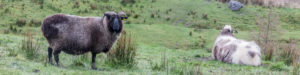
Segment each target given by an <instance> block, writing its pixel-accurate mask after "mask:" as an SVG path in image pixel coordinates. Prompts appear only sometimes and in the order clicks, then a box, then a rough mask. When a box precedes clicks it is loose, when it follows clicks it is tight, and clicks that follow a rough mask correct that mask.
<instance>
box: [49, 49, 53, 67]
mask: <svg viewBox="0 0 300 75" xmlns="http://www.w3.org/2000/svg"><path fill="white" fill-rule="evenodd" d="M52 52H53V49H52V48H50V47H48V60H49V64H51V65H54V64H53V62H52Z"/></svg>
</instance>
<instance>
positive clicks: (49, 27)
mask: <svg viewBox="0 0 300 75" xmlns="http://www.w3.org/2000/svg"><path fill="white" fill-rule="evenodd" d="M68 21H69V20H68V18H67V17H66V16H65V15H63V14H55V15H53V16H49V17H47V18H46V19H45V20H44V21H43V23H42V31H43V34H44V36H45V37H46V38H47V39H52V38H56V37H57V34H58V31H59V29H58V28H56V27H55V26H56V25H57V24H59V23H67V22H68Z"/></svg>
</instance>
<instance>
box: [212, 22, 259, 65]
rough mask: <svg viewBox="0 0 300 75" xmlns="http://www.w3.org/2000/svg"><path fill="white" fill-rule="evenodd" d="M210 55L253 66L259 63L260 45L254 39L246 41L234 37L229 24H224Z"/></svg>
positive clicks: (227, 61)
mask: <svg viewBox="0 0 300 75" xmlns="http://www.w3.org/2000/svg"><path fill="white" fill-rule="evenodd" d="M212 57H213V59H215V60H218V61H222V62H226V63H233V64H244V65H253V66H259V65H260V64H261V58H260V57H261V53H260V47H259V46H258V45H257V44H256V43H255V42H254V41H251V42H248V41H245V40H240V39H237V38H235V37H234V35H233V29H232V28H231V26H230V25H225V26H224V28H223V29H222V31H221V33H220V35H219V36H218V37H217V39H216V41H215V44H214V46H213V50H212Z"/></svg>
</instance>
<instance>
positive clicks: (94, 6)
mask: <svg viewBox="0 0 300 75" xmlns="http://www.w3.org/2000/svg"><path fill="white" fill-rule="evenodd" d="M90 7H91V9H92V10H96V9H97V8H98V7H97V5H96V4H90Z"/></svg>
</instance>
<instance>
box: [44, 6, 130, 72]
mask: <svg viewBox="0 0 300 75" xmlns="http://www.w3.org/2000/svg"><path fill="white" fill-rule="evenodd" d="M123 18H127V17H125V13H124V12H119V13H118V14H117V13H115V12H106V13H105V14H104V16H103V17H79V16H73V15H65V14H55V15H52V16H49V17H47V18H46V19H45V20H44V21H43V23H42V31H43V34H44V36H45V38H46V39H47V41H48V43H49V48H48V59H49V63H50V64H53V63H52V53H53V55H54V59H55V61H56V64H57V66H60V63H59V53H60V52H61V51H64V52H65V53H68V54H73V55H79V54H83V53H86V52H91V53H92V65H91V67H92V69H97V68H96V66H95V58H96V54H98V53H101V52H108V51H109V50H110V48H111V47H112V46H113V44H114V43H115V42H116V41H117V40H118V38H119V37H120V33H121V32H122V30H123V24H122V20H121V19H123Z"/></svg>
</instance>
